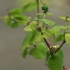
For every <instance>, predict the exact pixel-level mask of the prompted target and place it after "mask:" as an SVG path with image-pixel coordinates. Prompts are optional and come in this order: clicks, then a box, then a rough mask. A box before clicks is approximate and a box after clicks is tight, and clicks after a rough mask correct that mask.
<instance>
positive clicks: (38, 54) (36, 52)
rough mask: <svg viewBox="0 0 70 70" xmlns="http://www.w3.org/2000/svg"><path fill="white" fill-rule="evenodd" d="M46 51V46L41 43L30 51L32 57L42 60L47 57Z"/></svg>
mask: <svg viewBox="0 0 70 70" xmlns="http://www.w3.org/2000/svg"><path fill="white" fill-rule="evenodd" d="M46 49H47V48H46V45H45V44H44V43H42V42H40V43H38V44H37V45H36V47H34V48H32V49H31V50H30V55H32V56H33V57H34V58H36V59H42V58H44V57H45V56H46Z"/></svg>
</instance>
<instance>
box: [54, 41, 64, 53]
mask: <svg viewBox="0 0 70 70" xmlns="http://www.w3.org/2000/svg"><path fill="white" fill-rule="evenodd" d="M64 43H65V40H64V41H63V42H62V43H61V45H60V47H59V48H58V49H57V50H56V51H55V53H56V52H58V51H59V49H60V48H61V47H62V46H63V45H64Z"/></svg>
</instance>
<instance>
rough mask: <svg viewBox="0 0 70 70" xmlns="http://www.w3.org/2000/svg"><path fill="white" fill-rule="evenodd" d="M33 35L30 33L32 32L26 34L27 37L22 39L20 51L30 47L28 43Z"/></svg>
mask: <svg viewBox="0 0 70 70" xmlns="http://www.w3.org/2000/svg"><path fill="white" fill-rule="evenodd" d="M33 34H34V32H32V31H31V32H29V33H28V34H27V36H26V37H25V38H24V41H23V43H22V46H21V49H25V48H27V47H29V46H30V45H29V41H30V38H31V37H32V35H33Z"/></svg>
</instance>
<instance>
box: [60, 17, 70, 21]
mask: <svg viewBox="0 0 70 70" xmlns="http://www.w3.org/2000/svg"><path fill="white" fill-rule="evenodd" d="M60 19H63V20H66V17H60ZM67 20H68V21H70V18H67Z"/></svg>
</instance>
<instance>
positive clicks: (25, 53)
mask: <svg viewBox="0 0 70 70" xmlns="http://www.w3.org/2000/svg"><path fill="white" fill-rule="evenodd" d="M27 54H28V49H27V48H26V49H24V51H23V52H22V57H23V58H26V55H27Z"/></svg>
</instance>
